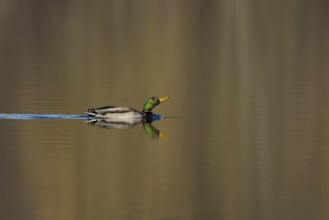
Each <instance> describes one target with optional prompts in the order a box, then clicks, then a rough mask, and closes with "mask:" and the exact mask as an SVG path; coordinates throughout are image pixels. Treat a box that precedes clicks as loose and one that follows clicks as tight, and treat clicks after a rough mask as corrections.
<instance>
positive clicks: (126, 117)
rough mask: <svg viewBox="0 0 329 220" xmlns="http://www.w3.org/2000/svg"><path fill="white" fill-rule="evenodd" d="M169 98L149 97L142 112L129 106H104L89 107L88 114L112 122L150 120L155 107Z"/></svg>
mask: <svg viewBox="0 0 329 220" xmlns="http://www.w3.org/2000/svg"><path fill="white" fill-rule="evenodd" d="M169 98H170V97H169V96H166V97H163V98H159V97H156V96H154V97H151V98H149V99H148V100H147V101H146V103H145V104H144V107H143V110H142V112H140V111H137V110H135V109H133V108H129V107H116V106H104V107H99V108H90V109H88V112H87V114H88V115H89V116H95V117H97V118H102V119H106V120H110V121H111V122H125V123H134V122H140V121H145V120H148V119H149V117H150V116H152V115H153V114H152V110H153V108H155V107H156V106H158V105H159V104H160V103H161V102H164V101H166V100H167V99H169Z"/></svg>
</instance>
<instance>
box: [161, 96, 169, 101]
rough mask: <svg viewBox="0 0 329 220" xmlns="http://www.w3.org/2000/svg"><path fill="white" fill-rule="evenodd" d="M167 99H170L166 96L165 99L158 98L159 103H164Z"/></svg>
mask: <svg viewBox="0 0 329 220" xmlns="http://www.w3.org/2000/svg"><path fill="white" fill-rule="evenodd" d="M167 99H170V96H166V97H162V98H159V101H160V102H164V101H166V100H167Z"/></svg>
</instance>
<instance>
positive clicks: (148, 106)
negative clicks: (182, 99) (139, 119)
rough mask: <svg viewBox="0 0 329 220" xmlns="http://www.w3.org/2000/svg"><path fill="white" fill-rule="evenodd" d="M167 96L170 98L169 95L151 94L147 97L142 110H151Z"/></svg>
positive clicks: (166, 98)
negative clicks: (158, 95)
mask: <svg viewBox="0 0 329 220" xmlns="http://www.w3.org/2000/svg"><path fill="white" fill-rule="evenodd" d="M169 98H170V96H166V97H162V98H159V97H157V96H153V97H151V98H149V99H148V100H147V101H146V102H145V104H144V107H143V112H151V111H152V109H153V108H155V107H156V106H158V105H159V104H160V103H162V102H164V101H166V100H168V99H169Z"/></svg>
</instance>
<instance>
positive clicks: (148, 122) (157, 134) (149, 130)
mask: <svg viewBox="0 0 329 220" xmlns="http://www.w3.org/2000/svg"><path fill="white" fill-rule="evenodd" d="M162 118H163V117H162V116H161V115H155V114H151V115H149V116H147V118H145V119H142V118H133V119H130V120H125V121H121V122H120V121H113V120H112V119H108V118H95V119H89V120H88V124H89V125H96V126H99V127H102V128H114V129H125V128H129V127H132V126H135V125H138V124H141V123H142V124H143V128H144V131H145V133H146V135H147V136H149V137H151V138H159V139H160V140H162V139H164V138H165V137H166V135H165V133H163V132H161V131H160V130H158V129H157V128H156V127H154V126H153V125H152V122H154V121H158V120H161V119H162Z"/></svg>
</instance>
